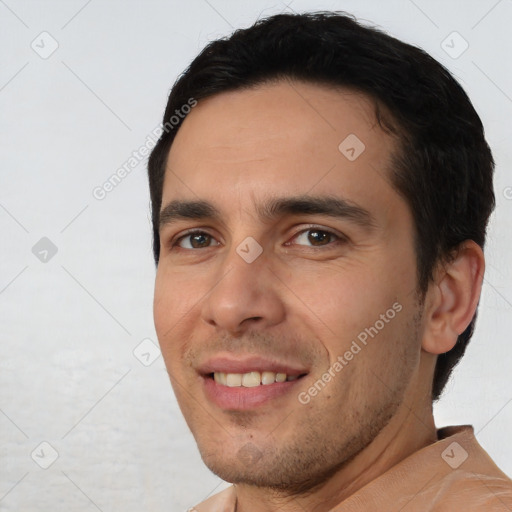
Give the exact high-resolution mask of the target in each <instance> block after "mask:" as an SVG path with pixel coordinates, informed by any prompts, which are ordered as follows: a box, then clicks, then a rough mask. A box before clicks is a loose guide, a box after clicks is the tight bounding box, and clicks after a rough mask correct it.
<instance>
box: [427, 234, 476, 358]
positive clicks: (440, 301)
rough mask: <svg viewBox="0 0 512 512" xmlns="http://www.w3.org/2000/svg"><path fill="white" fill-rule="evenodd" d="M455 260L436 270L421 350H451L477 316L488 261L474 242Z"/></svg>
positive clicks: (466, 245) (429, 293)
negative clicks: (486, 261)
mask: <svg viewBox="0 0 512 512" xmlns="http://www.w3.org/2000/svg"><path fill="white" fill-rule="evenodd" d="M455 254H456V256H455V258H454V259H453V260H452V261H450V262H449V263H447V264H445V265H440V266H439V268H438V269H437V271H436V273H435V276H434V282H433V283H431V284H430V286H429V288H428V291H427V296H426V298H425V304H426V307H425V331H424V336H423V341H422V348H423V349H424V350H425V351H427V352H430V353H431V354H444V353H445V352H448V351H449V350H451V349H452V348H453V347H454V346H455V343H456V342H457V338H458V336H459V334H462V333H463V332H464V331H465V330H466V327H467V326H468V325H469V323H470V322H471V320H472V319H473V316H474V314H475V311H476V308H477V306H478V301H479V299H480V292H481V290H482V282H483V278H484V271H485V259H484V255H483V252H482V249H481V247H480V246H479V245H478V244H477V243H476V242H473V241H472V240H466V241H465V242H463V243H462V244H461V245H460V247H459V248H458V249H457V252H456V253H455Z"/></svg>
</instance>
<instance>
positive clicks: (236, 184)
mask: <svg viewBox="0 0 512 512" xmlns="http://www.w3.org/2000/svg"><path fill="white" fill-rule="evenodd" d="M164 128H166V129H165V130H164V131H163V133H162V136H161V138H160V140H159V142H158V144H157V146H156V147H155V149H154V150H153V153H152V154H151V157H150V161H149V180H150V190H151V200H152V221H153V233H154V256H155V261H156V263H157V276H156V284H155V301H154V318H155V325H156V330H157V334H158V338H159V342H160V345H161V349H162V353H163V356H164V358H165V362H166V366H167V370H168V373H169V376H170V379H171V383H172V386H173V388H174V391H175V393H176V396H177V399H178V402H179V404H180V407H181V410H182V412H183V414H184V417H185V419H186V421H187V424H188V426H189V427H190V429H191V431H192V433H193V435H194V437H195V439H196V441H197V444H198V447H199V450H200V452H201V456H202V458H203V461H204V462H205V464H206V465H207V466H208V467H209V468H210V469H211V470H212V471H213V472H214V473H216V474H217V475H218V476H220V477H221V478H222V479H224V480H226V481H228V482H232V483H233V484H234V485H233V486H231V487H230V488H228V489H226V490H225V491H223V492H222V493H219V494H218V495H216V496H213V497H212V498H210V499H208V500H207V501H205V502H204V503H202V504H200V505H197V506H196V507H195V508H194V509H193V510H195V511H197V512H206V511H210V512H213V511H215V512H234V511H236V512H274V511H277V510H279V511H281V512H292V511H293V512H295V511H305V510H306V511H311V512H327V511H331V512H335V511H336V512H338V511H339V512H351V511H354V512H355V511H363V510H365V511H367V510H372V511H374V510H379V511H386V512H389V511H399V510H401V511H406V510H410V511H416V512H421V511H434V510H435V511H455V510H465V511H472V510H474V511H476V510H478V511H481V510H491V511H507V510H512V484H511V481H510V480H509V478H508V477H507V476H506V475H505V474H504V473H503V472H501V471H500V470H499V469H498V468H497V467H496V465H495V464H494V463H493V461H492V460H491V459H490V458H489V456H488V455H487V454H486V452H485V451H484V450H483V449H482V448H481V446H480V445H479V444H478V442H477V441H476V439H475V437H474V433H473V429H472V427H471V426H454V427H448V428H444V429H436V426H435V423H434V419H433V415H432V402H433V400H437V399H438V398H439V396H440V394H441V392H442V390H443V387H444V386H445V384H446V381H447V379H448V377H449V375H450V372H451V371H452V369H453V367H454V365H455V364H456V363H457V362H458V360H459V359H460V357H461V356H462V355H463V353H464V350H465V348H466V345H467V343H468V341H469V339H470V337H471V334H472V332H473V326H474V321H475V314H476V309H477V305H478V300H479V297H480V291H481V286H482V280H483V274H484V256H483V252H482V249H483V246H484V241H485V231H486V226H487V222H488V218H489V215H490V213H491V212H492V210H493V208H494V194H493V188H492V174H493V168H494V163H493V159H492V156H491V152H490V150H489V148H488V145H487V143H486V141H485V139H484V135H483V128H482V125H481V122H480V119H479V117H478V115H477V114H476V112H475V110H474V109H473V107H472V105H471V103H470V101H469V99H468V98H467V96H466V94H465V93H464V91H463V90H462V88H461V87H460V86H459V85H458V84H457V82H456V81H455V80H454V79H453V78H452V77H451V75H450V74H449V73H448V72H447V71H446V70H445V69H444V68H443V67H442V66H441V65H440V64H439V63H437V62H436V61H435V60H433V59H432V58H431V57H429V56H428V55H427V54H425V53H424V52H423V51H421V50H419V49H417V48H414V47H412V46H409V45H407V44H404V43H402V42H400V41H397V40H396V39H394V38H391V37H389V36H388V35H385V34H384V33H382V32H379V31H377V30H375V29H371V28H367V27H363V26H361V25H359V24H358V23H356V21H355V20H353V19H352V18H350V17H349V16H346V15H343V14H334V13H316V14H301V15H278V16H274V17H271V18H268V19H265V20H261V21H259V22H258V23H257V24H256V25H255V26H253V27H251V28H249V29H246V30H240V31H237V32H235V33H234V34H233V35H232V36H231V37H230V38H229V39H226V40H219V41H214V42H212V43H211V44H209V45H208V46H207V48H205V49H204V50H203V52H202V53H201V54H200V55H199V56H198V57H197V58H196V59H195V60H194V61H193V62H192V64H191V65H190V67H189V68H188V69H187V70H186V72H185V73H184V74H183V75H182V76H181V77H180V78H179V80H178V81H177V82H176V84H175V85H174V87H173V89H172V92H171V94H170V97H169V101H168V105H167V109H166V112H165V115H164Z"/></svg>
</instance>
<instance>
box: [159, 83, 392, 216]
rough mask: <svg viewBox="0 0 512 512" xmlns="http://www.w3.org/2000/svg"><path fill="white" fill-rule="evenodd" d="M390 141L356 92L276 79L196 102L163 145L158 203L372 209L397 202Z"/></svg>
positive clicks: (366, 101) (367, 101)
mask: <svg viewBox="0 0 512 512" xmlns="http://www.w3.org/2000/svg"><path fill="white" fill-rule="evenodd" d="M395 145H396V143H395V140H394V139H393V138H392V137H391V136H389V135H388V134H387V133H385V132H383V131H382V129H381V128H380V126H379V125H378V123H377V121H376V117H375V106H374V102H373V101H372V100H371V99H369V98H367V97H366V96H364V95H363V94H360V93H357V92H353V91H349V90H343V89H335V88H332V87H327V86H323V85H317V84H309V83H304V82H289V81H281V82H277V83H269V84H264V85H260V86H257V87H253V88H250V89H244V90H237V91H232V92H225V93H221V94H218V95H216V96H213V97H210V98H207V99H205V100H201V101H200V102H199V103H198V105H197V106H196V107H194V108H193V110H192V112H191V113H190V114H189V115H188V116H187V118H186V119H185V121H184V122H183V124H182V126H181V128H180V129H179V131H178V133H177V135H176V137H175V139H174V142H173V145H172V147H171V150H170V153H169V158H168V161H167V168H166V175H165V180H164V190H163V198H162V199H163V200H162V204H163V205H165V203H166V202H168V201H169V200H172V199H175V198H187V199H197V198H201V199H207V200H209V201H210V202H212V203H216V204H218V205H220V206H221V207H222V206H223V205H224V206H225V207H229V205H232V206H233V205H234V204H235V203H236V201H234V198H235V196H236V197H237V198H238V200H239V201H245V204H247V205H248V202H252V203H254V202H258V198H261V199H263V198H264V197H268V196H269V195H272V196H276V195H277V196H284V195H287V194H288V195H293V196H297V195H304V194H308V193H314V194H316V195H318V194H326V193H328V194H329V195H333V194H337V195H339V196H340V197H343V198H345V199H347V200H352V201H355V202H358V203H361V202H362V203H366V204H374V205H375V206H376V207H378V205H379V204H381V203H383V204H384V205H385V203H386V202H387V203H388V204H389V202H390V201H391V200H394V201H399V200H400V197H399V196H398V194H397V193H396V192H395V191H394V190H393V189H392V187H391V186H390V184H389V179H388V174H389V166H390V163H391V155H392V152H393V151H394V150H395Z"/></svg>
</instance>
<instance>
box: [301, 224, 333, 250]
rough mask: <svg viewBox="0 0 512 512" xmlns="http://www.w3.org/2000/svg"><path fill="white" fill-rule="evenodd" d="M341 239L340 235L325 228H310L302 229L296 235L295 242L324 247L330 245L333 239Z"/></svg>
mask: <svg viewBox="0 0 512 512" xmlns="http://www.w3.org/2000/svg"><path fill="white" fill-rule="evenodd" d="M336 239H340V237H339V236H338V235H335V234H334V233H331V232H330V231H326V230H325V229H318V228H310V229H306V230H304V231H301V232H300V233H299V234H298V235H296V236H295V237H294V239H293V240H294V243H298V245H310V246H312V247H322V246H324V245H329V244H330V243H331V242H332V241H333V240H336Z"/></svg>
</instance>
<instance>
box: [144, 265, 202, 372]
mask: <svg viewBox="0 0 512 512" xmlns="http://www.w3.org/2000/svg"><path fill="white" fill-rule="evenodd" d="M189 284H190V286H188V285H187V283H186V282H183V279H180V277H179V275H178V274H177V273H171V272H168V271H166V270H165V269H163V268H161V267H159V268H158V270H157V275H156V279H155V292H154V300H153V319H154V323H155V330H156V333H157V336H158V341H159V342H160V347H161V350H162V354H163V356H164V358H165V359H166V362H167V359H172V360H176V358H175V357H172V358H171V357H169V355H170V353H173V354H175V353H176V352H178V351H180V350H182V349H183V347H180V343H179V342H178V340H180V339H186V338H187V337H186V336H185V335H184V334H183V333H184V331H186V329H187V325H188V324H189V323H190V322H191V318H192V316H193V314H194V305H195V303H196V302H197V294H195V295H194V286H193V283H189Z"/></svg>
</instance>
